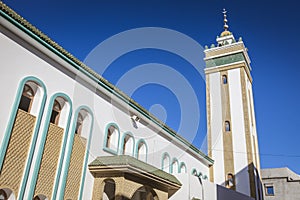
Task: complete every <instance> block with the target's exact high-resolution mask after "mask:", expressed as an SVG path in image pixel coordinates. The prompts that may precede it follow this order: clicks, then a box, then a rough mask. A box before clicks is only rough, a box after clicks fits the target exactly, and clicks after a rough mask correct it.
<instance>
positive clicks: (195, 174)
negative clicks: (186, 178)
mask: <svg viewBox="0 0 300 200" xmlns="http://www.w3.org/2000/svg"><path fill="white" fill-rule="evenodd" d="M192 175H193V176H198V172H197V170H196V169H195V168H193V169H192Z"/></svg>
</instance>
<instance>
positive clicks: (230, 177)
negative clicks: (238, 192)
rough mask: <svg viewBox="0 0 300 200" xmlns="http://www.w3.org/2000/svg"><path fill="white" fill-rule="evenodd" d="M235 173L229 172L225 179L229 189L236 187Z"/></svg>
mask: <svg viewBox="0 0 300 200" xmlns="http://www.w3.org/2000/svg"><path fill="white" fill-rule="evenodd" d="M234 179H235V178H234V175H233V174H232V173H228V174H227V177H226V181H225V186H226V187H227V188H229V189H232V190H234V189H235V180H234Z"/></svg>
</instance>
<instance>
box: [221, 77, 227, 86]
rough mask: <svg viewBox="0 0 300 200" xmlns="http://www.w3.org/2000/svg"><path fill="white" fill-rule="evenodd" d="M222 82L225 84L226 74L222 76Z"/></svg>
mask: <svg viewBox="0 0 300 200" xmlns="http://www.w3.org/2000/svg"><path fill="white" fill-rule="evenodd" d="M222 82H223V84H227V76H226V75H223V76H222Z"/></svg>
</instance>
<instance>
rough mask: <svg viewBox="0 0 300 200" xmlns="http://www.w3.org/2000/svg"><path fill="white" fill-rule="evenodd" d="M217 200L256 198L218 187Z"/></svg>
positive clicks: (252, 199) (251, 199)
mask: <svg viewBox="0 0 300 200" xmlns="http://www.w3.org/2000/svg"><path fill="white" fill-rule="evenodd" d="M217 200H254V198H252V197H248V196H246V195H244V194H242V193H239V192H236V191H234V190H230V189H227V188H225V187H223V186H220V185H217Z"/></svg>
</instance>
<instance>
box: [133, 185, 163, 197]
mask: <svg viewBox="0 0 300 200" xmlns="http://www.w3.org/2000/svg"><path fill="white" fill-rule="evenodd" d="M141 199H147V200H159V199H158V195H157V194H156V192H155V191H154V190H153V188H151V187H149V186H142V187H140V188H138V189H137V190H136V191H135V192H134V194H133V195H132V198H131V200H141Z"/></svg>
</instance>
